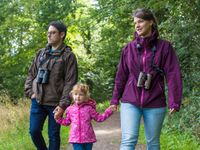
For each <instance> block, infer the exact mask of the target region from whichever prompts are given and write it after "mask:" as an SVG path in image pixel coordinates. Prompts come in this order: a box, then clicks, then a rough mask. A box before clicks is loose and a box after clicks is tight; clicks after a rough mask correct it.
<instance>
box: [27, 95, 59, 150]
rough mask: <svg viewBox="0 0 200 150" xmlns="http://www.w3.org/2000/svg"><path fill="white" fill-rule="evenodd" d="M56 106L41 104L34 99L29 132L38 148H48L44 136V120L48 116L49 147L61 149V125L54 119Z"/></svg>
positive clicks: (56, 149)
mask: <svg viewBox="0 0 200 150" xmlns="http://www.w3.org/2000/svg"><path fill="white" fill-rule="evenodd" d="M54 109H55V106H47V105H40V104H38V103H37V101H36V99H32V104H31V110H30V128H29V133H30V135H31V138H32V141H33V143H34V144H35V146H36V148H37V150H47V146H46V143H45V140H44V138H43V136H42V129H43V125H44V122H45V120H46V118H47V116H48V137H49V149H48V150H59V149H60V125H59V124H57V123H56V121H55V120H54V114H53V110H54Z"/></svg>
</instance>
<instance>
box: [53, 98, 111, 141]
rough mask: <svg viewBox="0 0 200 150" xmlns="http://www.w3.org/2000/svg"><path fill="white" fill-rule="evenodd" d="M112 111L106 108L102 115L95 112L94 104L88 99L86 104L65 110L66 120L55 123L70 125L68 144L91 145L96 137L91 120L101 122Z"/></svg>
mask: <svg viewBox="0 0 200 150" xmlns="http://www.w3.org/2000/svg"><path fill="white" fill-rule="evenodd" d="M112 113H113V112H112V110H111V109H109V108H107V109H106V110H105V112H104V113H103V114H100V113H98V112H97V110H96V102H95V101H94V100H92V99H89V100H88V101H87V102H85V103H83V104H80V105H77V104H73V105H71V106H69V107H68V108H67V109H66V118H61V119H59V120H57V123H59V124H61V125H64V126H68V125H70V124H71V128H70V133H69V142H70V143H91V142H92V143H93V142H96V136H95V133H94V130H93V127H92V123H91V121H92V119H94V120H95V121H97V122H103V121H104V120H106V119H107V118H108V117H110V116H111V115H112Z"/></svg>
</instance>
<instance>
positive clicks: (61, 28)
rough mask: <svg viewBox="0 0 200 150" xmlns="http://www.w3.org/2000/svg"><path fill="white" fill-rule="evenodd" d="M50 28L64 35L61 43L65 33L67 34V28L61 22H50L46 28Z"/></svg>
mask: <svg viewBox="0 0 200 150" xmlns="http://www.w3.org/2000/svg"><path fill="white" fill-rule="evenodd" d="M50 26H53V27H55V28H56V29H57V30H58V31H59V32H64V33H65V36H64V37H63V41H64V39H65V37H66V33H67V26H66V25H65V24H64V23H63V22H61V21H52V22H50V23H49V25H48V28H49V27H50Z"/></svg>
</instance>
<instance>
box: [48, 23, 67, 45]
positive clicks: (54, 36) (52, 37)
mask: <svg viewBox="0 0 200 150" xmlns="http://www.w3.org/2000/svg"><path fill="white" fill-rule="evenodd" d="M64 35H65V33H64V32H59V31H58V29H56V28H55V27H54V26H49V29H48V32H47V38H48V43H49V44H50V45H52V46H57V45H58V44H60V43H62V42H63V37H64Z"/></svg>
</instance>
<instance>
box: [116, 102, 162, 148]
mask: <svg viewBox="0 0 200 150" xmlns="http://www.w3.org/2000/svg"><path fill="white" fill-rule="evenodd" d="M165 114H166V107H161V108H139V107H136V106H134V105H132V104H130V103H121V109H120V117H121V130H122V141H121V147H120V150H134V149H135V146H136V144H137V140H138V136H139V128H140V121H141V117H142V116H143V119H144V129H145V136H146V142H147V150H160V134H161V129H162V124H163V121H164V118H165Z"/></svg>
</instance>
